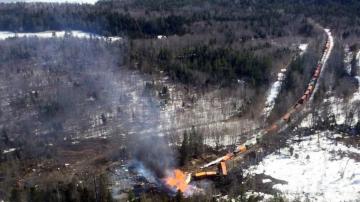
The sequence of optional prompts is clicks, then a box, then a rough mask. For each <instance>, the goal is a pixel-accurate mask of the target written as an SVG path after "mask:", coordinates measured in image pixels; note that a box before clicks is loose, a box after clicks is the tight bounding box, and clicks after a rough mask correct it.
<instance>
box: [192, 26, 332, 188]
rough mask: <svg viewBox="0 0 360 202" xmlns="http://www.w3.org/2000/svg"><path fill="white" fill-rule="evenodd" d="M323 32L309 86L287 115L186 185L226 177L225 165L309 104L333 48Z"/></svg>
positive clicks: (193, 175)
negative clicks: (215, 167) (320, 50)
mask: <svg viewBox="0 0 360 202" xmlns="http://www.w3.org/2000/svg"><path fill="white" fill-rule="evenodd" d="M324 31H325V33H326V35H327V40H326V43H325V46H324V48H323V54H322V57H321V59H320V61H319V62H318V64H317V66H316V67H315V68H314V73H313V75H312V78H311V80H310V82H309V84H308V85H307V87H306V90H305V92H304V94H303V95H302V96H301V97H300V98H299V99H298V101H297V102H296V103H295V104H294V105H293V106H292V107H291V108H290V109H289V110H288V112H287V113H285V114H284V115H283V116H282V117H281V119H280V120H278V121H276V122H275V123H273V124H272V125H270V126H269V127H267V128H265V129H263V130H261V131H260V132H259V133H258V134H257V135H256V137H254V138H252V139H250V140H248V141H246V142H245V143H243V144H241V145H239V146H237V147H236V148H235V150H234V151H232V152H230V153H228V154H226V155H225V156H222V157H220V158H218V159H216V160H214V161H211V162H209V163H207V164H205V165H203V166H201V167H200V169H201V170H202V171H200V172H195V173H190V174H188V177H187V183H189V182H190V181H191V180H199V179H203V178H207V177H214V176H221V175H227V173H228V171H227V166H226V163H228V162H229V161H231V160H233V159H234V158H235V157H238V156H240V157H241V156H243V155H245V154H246V153H249V152H251V151H256V150H257V149H258V148H259V145H258V143H259V142H260V140H261V139H262V138H263V137H264V136H267V135H271V134H274V133H276V132H278V131H279V130H280V129H281V128H282V127H283V126H285V125H286V124H287V123H288V122H289V121H290V119H291V118H292V117H295V115H296V114H298V113H299V112H300V111H301V110H302V109H303V108H304V106H305V104H306V103H308V102H310V101H311V100H312V99H313V96H314V94H315V92H316V91H317V89H318V86H319V84H318V82H319V79H320V78H321V77H322V75H323V70H324V69H325V66H326V62H327V60H328V59H329V56H330V54H331V51H332V49H333V46H334V39H333V36H332V35H331V32H330V30H329V29H324ZM213 166H217V170H212V171H204V169H205V168H209V167H213Z"/></svg>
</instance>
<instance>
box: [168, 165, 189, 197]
mask: <svg viewBox="0 0 360 202" xmlns="http://www.w3.org/2000/svg"><path fill="white" fill-rule="evenodd" d="M186 177H187V176H186V174H185V173H184V172H182V171H181V170H179V169H176V170H173V171H172V173H171V174H170V175H169V176H168V177H166V178H165V183H166V184H167V185H169V186H170V187H171V188H175V189H176V190H180V191H181V192H185V191H186V189H187V188H188V183H187V182H186Z"/></svg>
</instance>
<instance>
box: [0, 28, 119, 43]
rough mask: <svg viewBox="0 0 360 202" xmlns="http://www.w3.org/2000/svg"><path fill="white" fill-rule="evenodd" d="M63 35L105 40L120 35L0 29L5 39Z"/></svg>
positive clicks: (75, 31)
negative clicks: (105, 35) (21, 31)
mask: <svg viewBox="0 0 360 202" xmlns="http://www.w3.org/2000/svg"><path fill="white" fill-rule="evenodd" d="M65 36H69V37H70V36H71V37H76V38H83V39H91V38H92V39H95V38H96V39H103V40H107V41H112V42H114V41H119V40H121V39H122V38H121V37H104V36H100V35H97V34H92V33H88V32H83V31H78V30H73V31H44V32H34V33H30V32H23V33H15V32H8V31H0V40H5V39H9V38H14V37H38V38H54V37H56V38H63V37H65Z"/></svg>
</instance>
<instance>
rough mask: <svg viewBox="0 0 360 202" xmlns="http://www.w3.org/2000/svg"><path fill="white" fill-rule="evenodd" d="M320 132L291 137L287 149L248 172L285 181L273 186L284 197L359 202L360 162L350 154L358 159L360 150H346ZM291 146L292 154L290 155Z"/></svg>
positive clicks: (328, 201)
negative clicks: (297, 141) (300, 138)
mask: <svg viewBox="0 0 360 202" xmlns="http://www.w3.org/2000/svg"><path fill="white" fill-rule="evenodd" d="M335 135H336V134H332V133H329V132H319V133H315V134H313V135H311V136H308V137H304V138H302V141H301V142H299V143H296V142H294V140H299V137H293V138H292V139H290V140H289V141H288V142H289V144H290V146H289V147H286V148H283V149H281V150H280V153H276V154H275V153H274V154H271V155H269V156H267V157H266V158H264V159H263V160H262V162H261V163H259V165H256V166H252V167H250V168H249V169H248V172H249V174H251V175H253V174H262V173H264V174H266V175H270V176H271V177H273V178H276V179H280V180H284V181H287V182H288V184H276V185H274V186H273V188H275V189H278V190H280V191H281V192H282V193H283V194H284V195H285V196H286V197H287V198H289V199H290V200H292V199H296V198H298V199H301V200H302V201H305V200H306V199H310V201H326V202H330V201H356V200H359V199H360V169H359V168H360V162H358V161H356V160H354V159H352V158H351V157H350V155H357V156H360V149H359V148H354V147H347V146H345V145H344V144H342V143H340V142H335V141H334V140H330V139H328V138H327V137H326V136H335ZM290 147H292V148H293V149H294V150H293V154H292V155H291V154H290V149H289V148H290Z"/></svg>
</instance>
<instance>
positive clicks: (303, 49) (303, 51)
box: [299, 43, 309, 55]
mask: <svg viewBox="0 0 360 202" xmlns="http://www.w3.org/2000/svg"><path fill="white" fill-rule="evenodd" d="M308 46H309V44H307V43H302V44H300V45H299V49H300V55H303V54H304V53H305V52H306V50H307V48H308Z"/></svg>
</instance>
